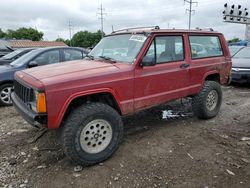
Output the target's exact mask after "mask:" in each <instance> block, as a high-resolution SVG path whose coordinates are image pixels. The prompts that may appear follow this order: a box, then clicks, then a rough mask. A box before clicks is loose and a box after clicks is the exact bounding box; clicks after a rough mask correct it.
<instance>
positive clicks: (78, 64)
mask: <svg viewBox="0 0 250 188" xmlns="http://www.w3.org/2000/svg"><path fill="white" fill-rule="evenodd" d="M118 69H119V68H118V67H117V66H115V65H114V64H112V63H109V62H102V61H89V60H77V61H68V62H63V63H57V64H52V65H45V66H41V67H35V68H31V69H26V70H24V72H25V73H27V74H29V75H30V76H32V77H34V78H35V79H37V80H40V81H43V80H48V79H54V78H58V79H64V80H65V79H66V78H67V77H71V76H74V77H90V76H98V75H100V74H101V73H107V72H112V71H114V70H118Z"/></svg>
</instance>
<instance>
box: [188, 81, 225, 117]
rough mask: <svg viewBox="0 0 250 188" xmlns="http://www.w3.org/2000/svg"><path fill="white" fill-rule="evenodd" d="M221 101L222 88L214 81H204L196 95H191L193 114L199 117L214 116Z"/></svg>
mask: <svg viewBox="0 0 250 188" xmlns="http://www.w3.org/2000/svg"><path fill="white" fill-rule="evenodd" d="M221 103H222V90H221V87H220V84H219V83H217V82H215V81H205V83H204V86H203V88H202V89H201V91H200V92H199V94H198V95H196V96H194V97H193V100H192V106H193V111H194V114H195V115H196V116H197V117H198V118H201V119H210V118H213V117H215V116H216V115H217V114H218V113H219V110H220V107H221Z"/></svg>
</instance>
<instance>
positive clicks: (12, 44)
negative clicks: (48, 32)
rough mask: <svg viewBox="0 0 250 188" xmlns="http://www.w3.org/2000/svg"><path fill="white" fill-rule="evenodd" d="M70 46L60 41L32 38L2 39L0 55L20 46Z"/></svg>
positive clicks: (0, 41)
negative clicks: (34, 39) (32, 39)
mask: <svg viewBox="0 0 250 188" xmlns="http://www.w3.org/2000/svg"><path fill="white" fill-rule="evenodd" d="M55 46H68V45H66V44H65V43H64V42H61V41H60V42H59V41H31V40H0V57H1V56H4V55H6V54H8V53H10V52H12V51H13V50H16V49H19V48H44V47H55Z"/></svg>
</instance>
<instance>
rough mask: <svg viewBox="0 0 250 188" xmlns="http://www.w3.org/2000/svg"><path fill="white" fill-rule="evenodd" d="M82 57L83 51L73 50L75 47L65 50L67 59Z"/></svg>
mask: <svg viewBox="0 0 250 188" xmlns="http://www.w3.org/2000/svg"><path fill="white" fill-rule="evenodd" d="M82 58H83V55H82V52H81V51H79V50H73V49H65V50H64V59H65V61H71V60H77V59H82Z"/></svg>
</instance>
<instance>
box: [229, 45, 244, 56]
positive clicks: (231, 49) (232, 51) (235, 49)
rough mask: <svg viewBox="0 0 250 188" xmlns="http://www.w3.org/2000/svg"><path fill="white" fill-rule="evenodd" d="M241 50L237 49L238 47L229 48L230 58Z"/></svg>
mask: <svg viewBox="0 0 250 188" xmlns="http://www.w3.org/2000/svg"><path fill="white" fill-rule="evenodd" d="M242 48H244V47H242V46H241V47H239V46H229V51H230V54H231V56H234V54H236V53H237V52H238V51H240V50H241V49H242Z"/></svg>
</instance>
